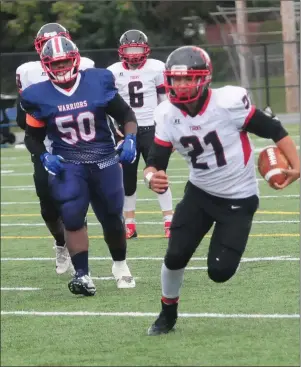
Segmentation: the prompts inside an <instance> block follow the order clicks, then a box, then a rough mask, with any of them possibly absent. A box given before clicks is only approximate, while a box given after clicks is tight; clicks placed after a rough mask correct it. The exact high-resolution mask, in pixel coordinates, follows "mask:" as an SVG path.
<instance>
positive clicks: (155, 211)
mask: <svg viewBox="0 0 301 367" xmlns="http://www.w3.org/2000/svg"><path fill="white" fill-rule="evenodd" d="M136 214H162V212H161V211H159V210H143V211H139V210H138V211H136ZM256 214H283V215H294V214H296V215H299V214H300V212H288V211H278V210H257V212H256ZM87 215H94V213H87ZM40 216H41V214H39V213H30V214H29V213H28V214H1V218H4V217H18V218H19V217H40Z"/></svg>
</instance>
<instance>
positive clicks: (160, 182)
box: [149, 170, 168, 194]
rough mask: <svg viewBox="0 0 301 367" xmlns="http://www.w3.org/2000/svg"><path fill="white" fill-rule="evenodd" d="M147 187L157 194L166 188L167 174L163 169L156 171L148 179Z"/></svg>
mask: <svg viewBox="0 0 301 367" xmlns="http://www.w3.org/2000/svg"><path fill="white" fill-rule="evenodd" d="M149 187H150V188H151V189H152V190H153V191H155V192H156V193H158V194H162V193H164V192H165V191H166V190H167V189H168V176H167V174H166V173H165V172H164V171H162V170H161V171H157V172H155V173H154V174H153V176H152V178H151V179H150V181H149Z"/></svg>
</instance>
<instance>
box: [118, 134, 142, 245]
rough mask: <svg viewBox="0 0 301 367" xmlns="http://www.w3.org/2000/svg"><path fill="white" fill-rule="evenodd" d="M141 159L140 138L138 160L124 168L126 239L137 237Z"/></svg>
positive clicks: (125, 165) (123, 166)
mask: <svg viewBox="0 0 301 367" xmlns="http://www.w3.org/2000/svg"><path fill="white" fill-rule="evenodd" d="M139 159H140V144H139V136H138V137H137V156H136V160H135V162H134V163H132V164H128V163H125V164H123V165H122V168H123V185H124V193H125V198H124V207H123V214H124V219H125V227H126V238H127V239H130V238H135V237H137V231H136V219H135V211H136V191H137V172H138V165H139Z"/></svg>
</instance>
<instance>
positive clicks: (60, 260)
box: [54, 244, 73, 275]
mask: <svg viewBox="0 0 301 367" xmlns="http://www.w3.org/2000/svg"><path fill="white" fill-rule="evenodd" d="M54 248H55V253H56V259H55V265H56V273H57V274H59V275H61V274H64V273H66V271H68V270H69V269H70V270H71V271H72V268H73V265H72V262H71V258H70V255H69V251H68V249H67V246H66V244H65V246H56V244H55V245H54Z"/></svg>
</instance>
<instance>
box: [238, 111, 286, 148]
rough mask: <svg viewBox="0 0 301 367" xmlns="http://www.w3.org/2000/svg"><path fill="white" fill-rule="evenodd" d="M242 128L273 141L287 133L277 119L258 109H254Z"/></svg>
mask: <svg viewBox="0 0 301 367" xmlns="http://www.w3.org/2000/svg"><path fill="white" fill-rule="evenodd" d="M244 130H245V131H248V132H250V133H252V134H255V135H257V136H260V137H261V138H266V139H272V140H273V141H274V142H275V143H277V142H278V141H279V140H281V139H283V138H284V137H286V136H287V135H288V133H287V131H286V130H285V128H284V127H283V126H282V124H281V122H280V121H279V120H276V119H273V118H271V117H270V116H267V115H265V114H264V113H263V112H262V111H260V110H258V109H256V110H255V112H254V114H253V116H252V117H251V119H250V121H249V122H248V124H247V126H246V127H245V128H244Z"/></svg>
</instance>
